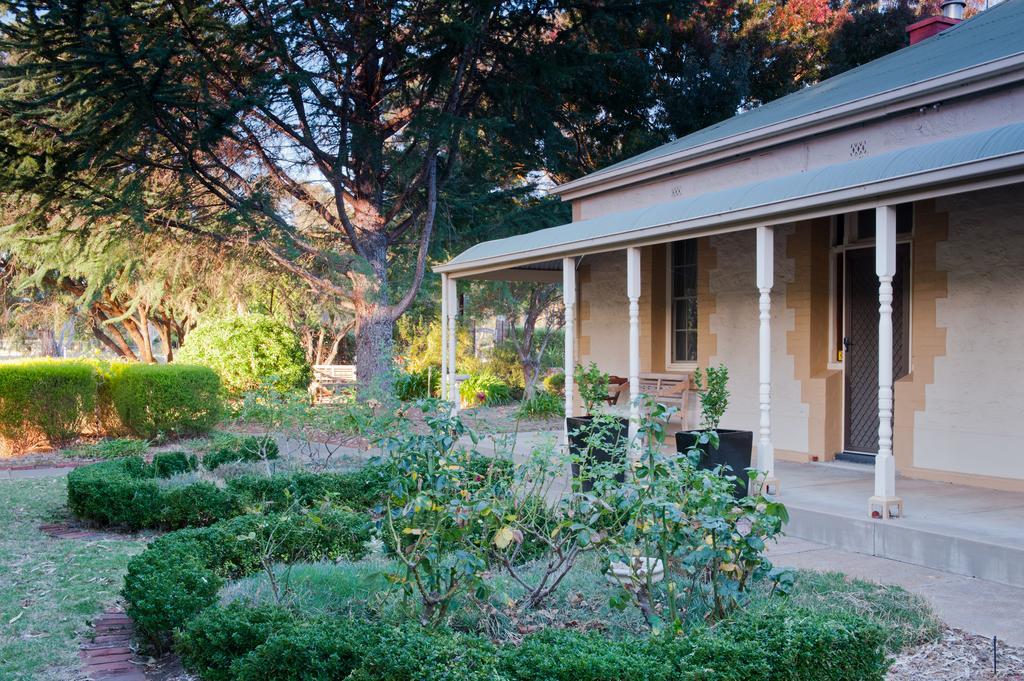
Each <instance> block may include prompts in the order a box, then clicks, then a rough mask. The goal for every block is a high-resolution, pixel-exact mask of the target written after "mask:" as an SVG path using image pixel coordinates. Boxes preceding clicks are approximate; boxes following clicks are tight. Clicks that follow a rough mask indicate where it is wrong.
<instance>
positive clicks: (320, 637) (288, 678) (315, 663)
mask: <svg viewBox="0 0 1024 681" xmlns="http://www.w3.org/2000/svg"><path fill="white" fill-rule="evenodd" d="M364 637H365V634H364V632H363V627H361V626H359V625H357V624H355V623H354V622H332V621H329V620H328V621H324V620H311V621H307V622H304V623H302V624H299V625H295V626H292V627H291V628H286V629H281V630H279V631H277V632H274V633H273V634H271V635H270V636H268V637H267V639H266V640H265V641H264V642H263V643H262V644H261V645H259V646H256V647H255V648H254V649H253V650H252V651H251V652H249V653H248V654H247V655H245V657H243V658H241V659H239V660H238V661H237V662H236V663H235V664H234V665H233V666H232V667H231V670H232V672H233V674H232V676H231V678H232V679H234V681H263V680H264V679H275V681H306V679H325V680H326V679H347V678H350V677H349V674H351V673H352V671H353V670H354V669H355V668H356V667H357V666H358V665H359V662H360V660H361V658H362V654H361V653H362V650H363V648H364V647H365V643H364V642H363V640H362V639H363V638H364Z"/></svg>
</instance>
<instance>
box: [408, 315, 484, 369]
mask: <svg viewBox="0 0 1024 681" xmlns="http://www.w3.org/2000/svg"><path fill="white" fill-rule="evenodd" d="M395 335H396V339H395V346H396V348H397V355H398V356H397V357H396V359H397V360H398V361H399V363H400V364H401V366H404V367H405V369H406V370H407V371H412V372H419V371H423V370H425V369H426V368H427V367H434V372H435V373H438V374H440V373H441V322H440V321H433V322H429V323H427V322H423V321H417V320H415V319H413V318H412V317H410V316H408V315H402V316H401V317H399V318H398V321H397V322H396V323H395ZM456 339H457V341H456V349H455V359H456V362H455V363H456V366H457V368H458V370H459V371H461V372H463V373H473V372H475V371H479V369H480V362H479V360H477V358H476V354H475V352H474V350H473V335H472V334H471V333H470V332H469V329H467V328H466V327H465V326H463V325H459V327H458V329H457V331H456Z"/></svg>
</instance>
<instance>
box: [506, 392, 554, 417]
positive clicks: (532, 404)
mask: <svg viewBox="0 0 1024 681" xmlns="http://www.w3.org/2000/svg"><path fill="white" fill-rule="evenodd" d="M516 414H517V415H518V416H519V417H520V418H534V419H544V418H550V417H552V416H564V415H565V402H564V400H562V398H561V397H558V396H557V395H555V394H553V393H549V392H546V391H543V390H539V391H537V393H536V394H534V396H533V397H531V398H530V399H528V400H523V401H522V402H521V403H520V404H519V409H518V410H517V411H516Z"/></svg>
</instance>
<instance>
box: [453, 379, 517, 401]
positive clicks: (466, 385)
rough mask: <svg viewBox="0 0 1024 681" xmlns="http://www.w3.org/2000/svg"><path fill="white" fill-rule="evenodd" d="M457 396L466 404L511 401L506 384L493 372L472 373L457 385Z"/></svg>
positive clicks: (510, 393)
mask: <svg viewBox="0 0 1024 681" xmlns="http://www.w3.org/2000/svg"><path fill="white" fill-rule="evenodd" d="M459 397H461V398H462V402H463V403H464V404H467V405H471V406H477V405H488V406H489V405H495V404H507V403H508V402H511V401H512V392H511V391H510V390H509V387H508V384H507V383H505V382H504V381H502V380H501V379H500V378H498V377H496V376H494V375H493V374H489V373H484V374H474V375H472V376H470V377H469V378H467V379H466V380H465V381H463V382H462V383H461V384H460V385H459Z"/></svg>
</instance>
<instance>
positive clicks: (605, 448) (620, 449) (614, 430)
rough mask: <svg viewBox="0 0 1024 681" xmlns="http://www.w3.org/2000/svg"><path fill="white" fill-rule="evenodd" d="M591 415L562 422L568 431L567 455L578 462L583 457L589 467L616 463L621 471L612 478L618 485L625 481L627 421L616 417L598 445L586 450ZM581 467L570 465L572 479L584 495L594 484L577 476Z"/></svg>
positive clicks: (592, 418)
mask: <svg viewBox="0 0 1024 681" xmlns="http://www.w3.org/2000/svg"><path fill="white" fill-rule="evenodd" d="M593 420H594V417H593V416H570V417H568V418H566V419H565V424H566V428H567V429H568V431H569V452H570V453H571V454H572V455H573V456H574V457H578V458H580V459H584V457H586V459H588V460H586V464H587V467H588V468H589V467H590V466H592V465H594V464H601V463H615V464H619V466H620V467H621V468H622V472H621V473H618V474H616V475H615V480H616V481H617V482H620V483H622V482H625V481H626V446H627V444H628V442H629V419H625V418H616V419H614V423H613V424H611V425H610V426H609V427H608V428H607V430H606V432H605V433H604V434H603V438H602V444H601V446H594V447H592V448H590V450H589V451H588V449H587V439H588V438H587V428H588V427H589V426H590V423H591V421H593ZM580 475H581V474H580V464H579V463H575V462H574V463H573V464H572V477H573V480H575V481H576V482H577V483H578V484H579V485H580V489H582V490H583V491H584V492H589V491H590V490H592V489H593V488H594V481H593V479H591V478H581V477H580Z"/></svg>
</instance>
